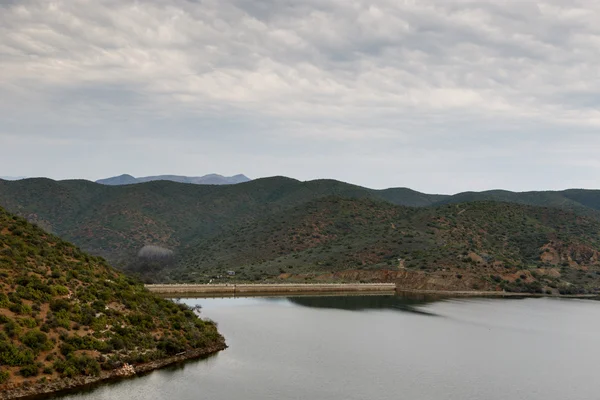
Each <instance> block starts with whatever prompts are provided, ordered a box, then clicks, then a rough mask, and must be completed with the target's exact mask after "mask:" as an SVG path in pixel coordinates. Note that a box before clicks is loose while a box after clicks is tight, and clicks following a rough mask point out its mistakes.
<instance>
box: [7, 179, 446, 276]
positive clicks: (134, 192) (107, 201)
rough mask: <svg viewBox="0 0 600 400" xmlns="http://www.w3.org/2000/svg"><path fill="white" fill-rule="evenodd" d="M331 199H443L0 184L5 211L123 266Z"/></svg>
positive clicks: (340, 190) (169, 185) (335, 189)
mask: <svg viewBox="0 0 600 400" xmlns="http://www.w3.org/2000/svg"><path fill="white" fill-rule="evenodd" d="M331 195H337V196H342V197H351V198H374V199H382V200H387V201H391V202H393V203H395V204H404V205H411V206H426V205H430V204H432V203H433V202H435V201H437V200H439V199H441V198H442V197H440V196H436V195H425V194H422V193H418V192H414V191H412V190H409V189H389V190H383V191H377V190H371V189H366V188H362V187H360V186H355V185H349V184H346V183H343V182H338V181H332V180H318V181H311V182H300V181H297V180H294V179H289V178H284V177H273V178H266V179H257V180H254V181H251V182H247V183H240V184H237V185H230V186H211V185H192V184H181V183H175V182H168V181H155V182H148V183H141V184H137V185H129V186H105V185H100V184H96V183H92V182H88V181H58V182H56V181H52V180H49V179H26V180H22V181H17V182H8V181H0V205H1V206H4V207H5V208H6V209H7V210H9V211H11V212H14V213H16V214H18V215H21V216H23V217H25V218H27V219H28V220H30V221H33V222H35V223H37V224H38V225H40V226H41V227H43V228H44V229H46V230H48V231H49V232H53V233H55V234H57V235H59V236H61V237H62V238H65V239H66V240H69V241H72V242H73V243H75V244H77V245H78V246H80V247H81V248H82V249H84V250H86V251H88V252H90V253H92V254H94V255H100V256H103V257H105V258H107V259H108V260H109V261H110V262H111V263H113V264H114V265H116V266H118V267H120V268H124V267H126V266H127V265H128V264H129V263H130V262H131V261H132V260H133V259H134V258H135V255H136V253H137V252H138V251H139V250H140V249H141V248H142V247H143V246H144V245H147V244H152V245H159V246H163V247H166V248H169V249H173V250H178V249H180V248H182V247H183V246H185V245H187V244H188V243H190V241H192V240H196V239H198V238H207V237H210V236H212V235H215V234H218V233H220V232H223V231H226V230H229V229H234V228H235V227H237V226H239V225H240V224H244V223H249V222H252V221H256V220H257V219H260V218H262V217H264V216H266V215H270V214H274V213H277V212H282V211H284V210H287V209H289V208H291V207H294V206H298V205H301V204H304V203H306V202H308V201H311V200H314V199H318V198H322V197H326V196H331Z"/></svg>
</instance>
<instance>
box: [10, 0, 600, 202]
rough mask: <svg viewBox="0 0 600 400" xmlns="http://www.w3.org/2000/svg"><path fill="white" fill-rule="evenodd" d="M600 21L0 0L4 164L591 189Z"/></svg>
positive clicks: (508, 5) (596, 16)
mask: <svg viewBox="0 0 600 400" xmlns="http://www.w3.org/2000/svg"><path fill="white" fill-rule="evenodd" d="M597 21H600V3H596V2H590V1H585V0H580V1H566V0H564V1H559V0H551V1H543V2H514V1H498V2H483V1H458V0H455V1H451V2H447V1H417V0H406V1H397V0H379V1H366V0H350V1H348V0H343V1H342V0H319V1H317V0H305V1H302V2H292V1H283V0H282V1H277V0H266V1H260V2H257V1H250V0H229V1H218V0H207V1H204V0H168V1H167V0H147V1H141V0H140V1H130V0H96V1H87V0H85V1H84V0H68V1H67V0H64V1H41V0H39V1H34V0H21V1H6V0H0V141H1V142H2V143H3V145H2V148H1V149H0V152H1V155H2V158H3V159H7V160H10V164H9V166H6V170H2V171H1V172H2V173H3V174H5V175H11V174H13V175H23V174H28V175H43V174H51V175H53V176H55V177H76V176H83V177H88V178H99V177H102V176H104V175H110V174H115V173H121V172H130V173H131V172H132V173H136V172H137V173H138V174H139V175H148V174H152V173H173V172H176V173H187V174H198V175H201V174H203V173H208V172H221V173H238V172H244V173H246V174H248V175H253V176H261V175H275V174H287V175H292V176H296V177H298V178H301V179H309V178H314V177H336V178H339V179H345V180H350V181H353V182H356V183H360V184H364V185H367V186H380V187H381V186H413V187H416V188H418V189H423V190H433V191H450V192H452V191H458V190H466V189H483V188H491V187H506V188H512V189H525V188H544V187H546V188H553V187H566V186H596V187H598V186H600V182H599V180H597V179H596V178H595V176H596V175H598V172H599V171H598V169H599V167H600V165H598V163H597V161H596V160H595V159H596V157H595V154H596V151H597V150H598V147H599V146H600V137H599V136H598V134H597V132H598V129H600V72H598V71H599V69H598V67H597V65H598V64H599V63H600V52H599V51H598V49H599V48H600V24H598V23H597ZM15 150H17V151H16V152H15ZM23 151H27V152H28V154H30V155H31V157H30V158H28V159H27V160H24V158H25V157H23V156H22V154H21V158H18V157H17V156H16V154H18V153H22V152H23ZM110 158H112V159H113V160H109V159H110ZM59 160H62V161H59ZM49 164H51V165H52V166H51V167H48V165H49ZM82 164H83V165H82ZM36 171H37V172H36Z"/></svg>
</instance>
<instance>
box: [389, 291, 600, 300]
mask: <svg viewBox="0 0 600 400" xmlns="http://www.w3.org/2000/svg"><path fill="white" fill-rule="evenodd" d="M396 293H398V294H407V295H415V294H420V295H435V296H446V297H548V298H556V299H569V298H570V299H590V298H597V297H599V296H598V295H597V294H558V295H557V294H545V293H517V292H501V291H481V290H478V291H468V290H462V291H461V290H456V291H453V290H421V289H398V290H397V291H396Z"/></svg>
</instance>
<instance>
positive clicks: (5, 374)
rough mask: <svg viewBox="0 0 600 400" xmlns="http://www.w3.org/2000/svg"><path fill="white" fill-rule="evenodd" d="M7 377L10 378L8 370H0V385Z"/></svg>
mask: <svg viewBox="0 0 600 400" xmlns="http://www.w3.org/2000/svg"><path fill="white" fill-rule="evenodd" d="M8 378H10V372H8V371H4V370H0V385H1V384H3V383H5V382H7V381H8Z"/></svg>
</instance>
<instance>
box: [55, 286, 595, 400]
mask: <svg viewBox="0 0 600 400" xmlns="http://www.w3.org/2000/svg"><path fill="white" fill-rule="evenodd" d="M181 301H183V302H185V303H187V304H190V305H195V304H201V305H202V307H203V309H202V314H203V316H204V317H206V318H211V319H213V320H215V321H217V322H218V324H219V329H220V330H221V332H222V333H223V334H224V335H225V337H226V339H227V343H228V345H229V348H228V349H227V350H225V351H223V352H221V353H219V354H218V355H216V356H213V357H211V358H209V359H206V360H200V361H194V362H188V363H185V364H183V365H180V366H177V367H172V368H169V369H165V370H161V371H155V372H153V373H150V374H148V375H145V376H143V377H140V378H136V379H131V380H125V381H121V382H117V383H112V384H107V385H101V386H98V387H96V388H94V389H92V390H90V391H87V392H80V393H75V394H70V395H65V396H62V397H60V398H61V399H69V400H92V399H107V400H108V399H110V400H113V399H127V400H137V399H140V400H141V399H144V400H145V399H165V400H166V399H168V400H179V399H181V400H188V399H189V400H192V399H194V400H197V399H210V400H221V399H222V400H233V399H245V400H267V399H273V400H286V399H323V400H348V399H356V400H365V399H371V400H377V399H390V400H391V399H394V400H398V399H407V400H427V399H457V400H485V399H492V400H493V399H499V400H500V399H502V400H505V399H511V400H518V399H527V400H537V399H540V400H541V399H543V400H548V399H572V400H577V399H581V400H591V399H598V398H600V378H599V377H598V363H599V362H600V302H595V301H592V300H557V299H519V300H515V299H510V300H503V299H461V300H444V301H434V302H427V301H418V300H407V299H402V298H398V297H393V296H349V297H297V298H226V299H181Z"/></svg>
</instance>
